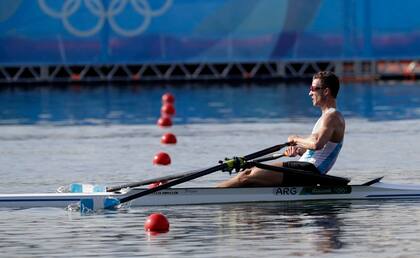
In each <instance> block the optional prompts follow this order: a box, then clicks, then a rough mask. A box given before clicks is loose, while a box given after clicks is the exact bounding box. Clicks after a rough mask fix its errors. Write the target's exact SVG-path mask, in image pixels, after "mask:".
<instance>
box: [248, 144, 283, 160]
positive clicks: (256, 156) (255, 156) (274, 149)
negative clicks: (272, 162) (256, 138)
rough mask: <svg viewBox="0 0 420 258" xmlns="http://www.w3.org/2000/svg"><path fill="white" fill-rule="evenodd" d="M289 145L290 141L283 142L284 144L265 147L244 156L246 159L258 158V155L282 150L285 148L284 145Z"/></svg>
mask: <svg viewBox="0 0 420 258" xmlns="http://www.w3.org/2000/svg"><path fill="white" fill-rule="evenodd" d="M289 145H290V143H283V144H279V145H275V146H273V147H270V148H267V149H264V150H260V151H257V152H255V153H252V154H249V155H246V156H245V157H244V159H245V160H251V159H255V158H258V157H261V156H264V155H266V154H269V153H273V152H276V151H279V150H281V149H283V148H284V147H286V146H289Z"/></svg>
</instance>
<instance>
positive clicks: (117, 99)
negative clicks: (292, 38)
mask: <svg viewBox="0 0 420 258" xmlns="http://www.w3.org/2000/svg"><path fill="white" fill-rule="evenodd" d="M167 91H170V92H172V93H173V94H174V95H175V96H176V108H177V115H176V123H178V124H182V123H191V122H193V123H195V122H226V121H227V122H237V121H240V122H255V121H262V120H273V119H289V120H293V119H302V118H308V117H309V118H312V117H316V116H317V115H318V113H317V112H318V111H317V110H316V109H314V108H313V107H312V103H311V101H310V98H309V97H308V84H294V85H289V84H282V83H272V84H237V85H232V84H214V85H201V84H191V83H186V84H183V85H177V86H171V85H167V84H159V85H153V86H143V85H103V86H83V87H81V86H77V85H70V86H52V85H50V86H37V87H35V86H30V87H29V86H26V87H22V86H8V87H2V88H0V124H60V125H62V124H64V125H74V124H77V125H85V124H90V125H96V124H153V123H155V122H156V120H157V118H158V117H159V112H160V105H161V100H160V98H161V95H162V94H164V93H165V92H167ZM419 106H420V85H416V84H414V85H410V84H398V85H371V84H354V85H343V86H342V89H341V92H340V94H339V108H340V109H341V110H342V112H343V113H344V114H345V115H346V116H347V117H361V118H367V119H370V120H387V119H392V120H395V119H417V118H420V108H419Z"/></svg>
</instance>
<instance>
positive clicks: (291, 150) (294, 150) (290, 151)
mask: <svg viewBox="0 0 420 258" xmlns="http://www.w3.org/2000/svg"><path fill="white" fill-rule="evenodd" d="M299 149H300V148H298V147H296V146H289V147H287V149H286V151H285V152H284V155H286V156H287V157H295V156H297V155H300V154H299Z"/></svg>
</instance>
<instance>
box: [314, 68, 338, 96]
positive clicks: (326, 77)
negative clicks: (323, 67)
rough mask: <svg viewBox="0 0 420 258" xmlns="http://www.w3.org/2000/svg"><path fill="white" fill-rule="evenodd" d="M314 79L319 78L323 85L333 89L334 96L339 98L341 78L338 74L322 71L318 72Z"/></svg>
mask: <svg viewBox="0 0 420 258" xmlns="http://www.w3.org/2000/svg"><path fill="white" fill-rule="evenodd" d="M313 79H319V81H320V82H321V86H322V87H326V88H329V89H330V90H331V95H332V96H333V97H334V98H337V95H338V91H339V90H340V80H339V79H338V77H337V75H335V74H334V73H333V72H330V71H321V72H317V73H316V74H315V75H314V77H313Z"/></svg>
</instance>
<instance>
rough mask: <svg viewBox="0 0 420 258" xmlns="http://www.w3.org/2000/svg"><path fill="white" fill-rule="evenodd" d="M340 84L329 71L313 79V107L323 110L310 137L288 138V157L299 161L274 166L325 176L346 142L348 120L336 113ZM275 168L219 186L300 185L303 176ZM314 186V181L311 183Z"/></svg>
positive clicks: (243, 174)
mask: <svg viewBox="0 0 420 258" xmlns="http://www.w3.org/2000/svg"><path fill="white" fill-rule="evenodd" d="M339 88H340V82H339V79H338V78H337V76H336V75H335V74H334V73H332V72H328V71H324V72H318V73H316V74H315V75H314V76H313V79H312V85H311V87H310V88H309V96H310V97H311V99H312V104H313V105H314V106H316V107H318V108H319V109H320V110H321V111H322V115H321V117H320V118H319V119H318V121H317V122H316V124H315V126H314V128H313V130H312V133H311V135H309V136H308V137H301V136H297V135H291V136H289V137H288V142H289V143H291V145H292V146H289V147H288V148H287V150H286V152H285V153H286V155H287V156H289V157H295V156H301V157H300V159H299V160H298V161H288V162H275V163H273V164H272V165H273V166H275V167H279V168H285V169H287V170H289V171H293V170H298V171H304V172H308V173H313V174H316V175H325V174H326V173H327V172H328V171H329V170H330V169H331V168H332V166H333V165H334V163H335V161H336V160H337V157H338V154H339V153H340V150H341V147H342V145H343V140H344V132H345V121H344V118H343V116H342V114H341V113H340V112H339V111H338V110H337V101H336V98H337V94H338V91H339ZM273 170H274V169H268V168H267V167H266V168H261V166H260V167H257V166H256V167H252V168H250V169H246V170H244V171H243V172H241V173H239V174H238V175H237V176H235V177H233V178H231V179H229V180H227V181H225V182H222V183H221V184H219V185H218V186H219V187H250V186H251V187H258V186H280V185H293V184H295V185H299V184H302V182H299V181H301V180H303V178H304V177H300V178H299V177H296V176H290V174H289V173H288V172H286V171H285V170H283V171H273ZM312 183H314V182H312Z"/></svg>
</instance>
